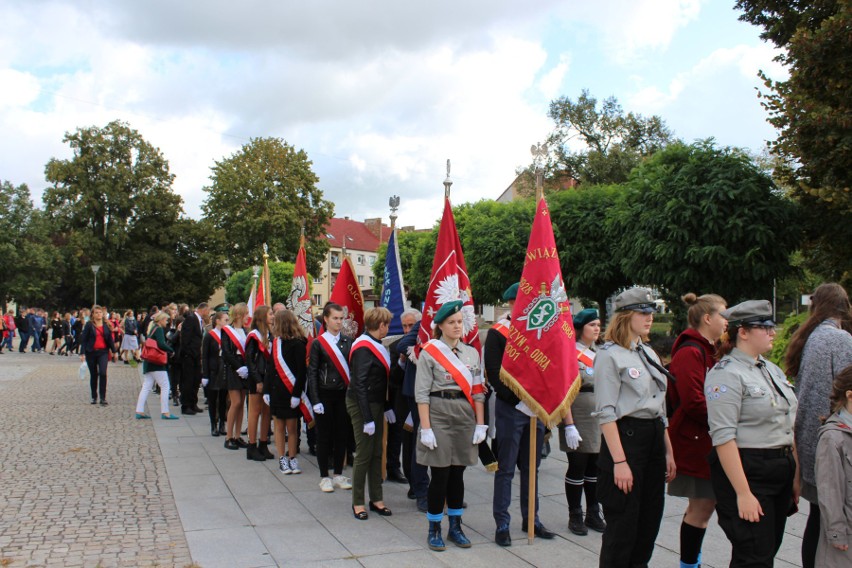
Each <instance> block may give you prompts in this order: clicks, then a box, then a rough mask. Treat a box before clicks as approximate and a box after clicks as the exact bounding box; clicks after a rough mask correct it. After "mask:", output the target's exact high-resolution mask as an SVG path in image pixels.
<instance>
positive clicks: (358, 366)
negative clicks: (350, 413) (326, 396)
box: [346, 334, 390, 424]
mask: <svg viewBox="0 0 852 568" xmlns="http://www.w3.org/2000/svg"><path fill="white" fill-rule="evenodd" d="M368 335H369V334H368ZM370 337H372V336H370ZM376 341H377V342H378V343H381V342H379V341H378V340H376ZM349 372H350V375H351V380H350V382H349V390H348V391H347V392H346V396H347V397H349V398H351V399H352V400H354V401H355V402H357V403H358V408H359V409H360V410H361V415H362V416H363V417H364V423H365V424H366V423H368V422H373V421H376V420H380V419H381V418H382V417H381V416H373V415H372V413H371V412H370V403H376V402H381V403H384V405H385V409H388V408H390V406H389V404H388V369H387V367H385V363H384V361H380V360H379V358H378V357H377V356H376V354H375V353H373V351H372V350H370V349H366V348H363V349H356V350H355V351H353V352H351V353H350V356H349Z"/></svg>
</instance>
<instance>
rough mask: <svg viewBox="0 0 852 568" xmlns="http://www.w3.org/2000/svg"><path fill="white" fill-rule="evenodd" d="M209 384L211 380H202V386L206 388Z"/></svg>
mask: <svg viewBox="0 0 852 568" xmlns="http://www.w3.org/2000/svg"><path fill="white" fill-rule="evenodd" d="M209 382H210V379H201V386H202V387H205V388H206V387H207V383H209Z"/></svg>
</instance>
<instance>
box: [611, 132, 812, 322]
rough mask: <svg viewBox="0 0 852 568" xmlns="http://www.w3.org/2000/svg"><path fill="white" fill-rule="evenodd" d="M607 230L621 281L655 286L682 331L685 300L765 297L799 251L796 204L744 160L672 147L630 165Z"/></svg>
mask: <svg viewBox="0 0 852 568" xmlns="http://www.w3.org/2000/svg"><path fill="white" fill-rule="evenodd" d="M625 189H626V193H625V196H624V202H623V206H620V207H618V208H617V211H616V212H615V214H614V215H613V216H612V218H611V221H610V223H609V226H608V228H607V230H609V231H612V235H613V237H614V238H616V239H617V245H616V248H615V249H614V250H613V253H614V254H615V255H616V257H617V258H619V259H620V261H621V268H622V270H623V271H624V273H625V274H626V275H627V277H628V278H629V279H630V280H631V281H632V282H636V283H644V284H648V285H655V286H658V287H660V290H661V292H662V294H663V297H664V299H665V300H667V302H668V305H669V307H671V308H672V311H674V312H675V314H676V325H675V331H677V330H678V329H680V327H681V326H682V325H683V321H684V319H683V305H682V302H681V301H680V300H679V298H680V296H681V295H682V294H684V293H686V292H690V291H691V292H696V293H699V294H700V293H707V292H714V293H717V294H720V295H722V296H723V297H724V298H725V299H726V300H727V301H728V302H729V304H734V303H737V302H739V301H741V300H744V299H749V298H769V297H771V294H772V280H773V278H776V277H782V276H784V275H785V274H786V273H787V272H788V271H789V270H790V264H789V257H790V253H791V252H792V251H793V250H795V248H796V246H797V245H798V244H799V239H800V231H799V229H798V225H797V222H796V212H795V206H794V205H793V203H792V202H790V201H789V200H788V199H785V198H784V197H783V195H782V194H781V192H779V191H778V190H777V189H776V187H775V185H774V183H773V182H772V179H771V178H770V177H769V176H767V175H766V174H765V173H763V172H761V171H760V170H759V169H758V168H757V167H756V166H755V165H754V164H753V163H752V162H751V160H750V159H749V158H748V156H746V155H745V154H744V153H743V152H740V151H738V150H735V149H731V148H717V147H716V146H715V145H714V143H713V141H712V140H707V141H699V142H696V143H694V144H691V145H685V144H682V143H677V144H672V145H670V146H669V147H667V148H666V149H664V150H662V151H660V152H658V153H657V154H655V155H654V156H653V157H652V158H650V159H649V160H647V161H646V162H645V163H643V164H642V165H641V166H639V167H637V168H636V169H635V170H634V171H633V173H632V174H631V176H630V180H629V181H628V183H627V184H626V186H625Z"/></svg>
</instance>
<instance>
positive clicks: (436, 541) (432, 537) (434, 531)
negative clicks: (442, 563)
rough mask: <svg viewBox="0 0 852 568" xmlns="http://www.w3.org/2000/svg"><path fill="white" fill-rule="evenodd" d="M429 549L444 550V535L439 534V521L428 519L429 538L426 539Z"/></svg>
mask: <svg viewBox="0 0 852 568" xmlns="http://www.w3.org/2000/svg"><path fill="white" fill-rule="evenodd" d="M427 541H428V543H429V548H430V549H431V550H438V551H441V550H446V549H447V545H446V544H444V537H443V536H441V521H429V538H428V539H427Z"/></svg>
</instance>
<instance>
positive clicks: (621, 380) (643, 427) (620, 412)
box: [594, 288, 668, 568]
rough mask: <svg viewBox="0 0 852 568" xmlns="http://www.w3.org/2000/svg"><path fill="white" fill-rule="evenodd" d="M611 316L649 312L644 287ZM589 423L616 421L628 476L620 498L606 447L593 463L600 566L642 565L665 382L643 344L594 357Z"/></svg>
mask: <svg viewBox="0 0 852 568" xmlns="http://www.w3.org/2000/svg"><path fill="white" fill-rule="evenodd" d="M614 307H615V311H616V312H624V311H633V312H641V313H646V314H647V313H653V312H655V311H656V305H655V304H654V302H653V298H652V297H651V292H650V291H649V290H648V289H646V288H631V289H630V290H626V291H625V292H622V293H621V294H619V295H618V296H617V297H616V298H615V304H614ZM594 368H595V372H594V376H595V397H596V401H595V408H596V411H595V416H596V417H597V419H598V422H599V424H607V423H610V422H615V423H616V424H617V427H618V434H619V437H620V439H621V445H622V448H623V450H624V456H625V459H626V462H627V464H628V465H629V466H630V470H631V472H632V474H633V489H632V490H631V491H630V492H629V493H627V494H625V493H624V492H623V491H621V490H620V489H619V488H618V486H617V485H616V484H615V474H614V468H615V465H616V464H614V462H613V458H612V455H611V454H610V450H609V448H608V447H607V444H606V440H605V439H603V440H602V441H601V451H600V456H599V457H598V467H599V473H598V481H599V483H598V488H597V489H598V500H599V501H600V503H601V505H603V509H604V516H605V517H606V524H607V526H606V530H605V531H604V534H603V540H602V545H601V556H600V566H601V567H602V568H603V567H606V568H612V567H621V566H625V567H626V566H647V565H648V561H649V560H650V558H651V554H652V553H653V551H654V541H655V540H656V538H657V533H658V532H659V530H660V522H661V521H662V518H663V506H664V504H665V494H664V491H665V480H666V446H665V429H666V428H667V427H668V421H667V420H666V375H665V370H664V369H663V367H662V365H660V360H659V357H658V356H657V354H656V353H655V352H654V351H653V349H651V348H650V347H647V346H645V345H644V344H643V343H642V341H641V340H640V341H638V342H636V343H633V344H631V345H630V348H625V347H622V346H620V345H618V344H616V343H613V342H608V343H606V344H604V345H603V346H602V347H601V348H600V349H599V350H598V352H597V356H596V357H595V366H594Z"/></svg>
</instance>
